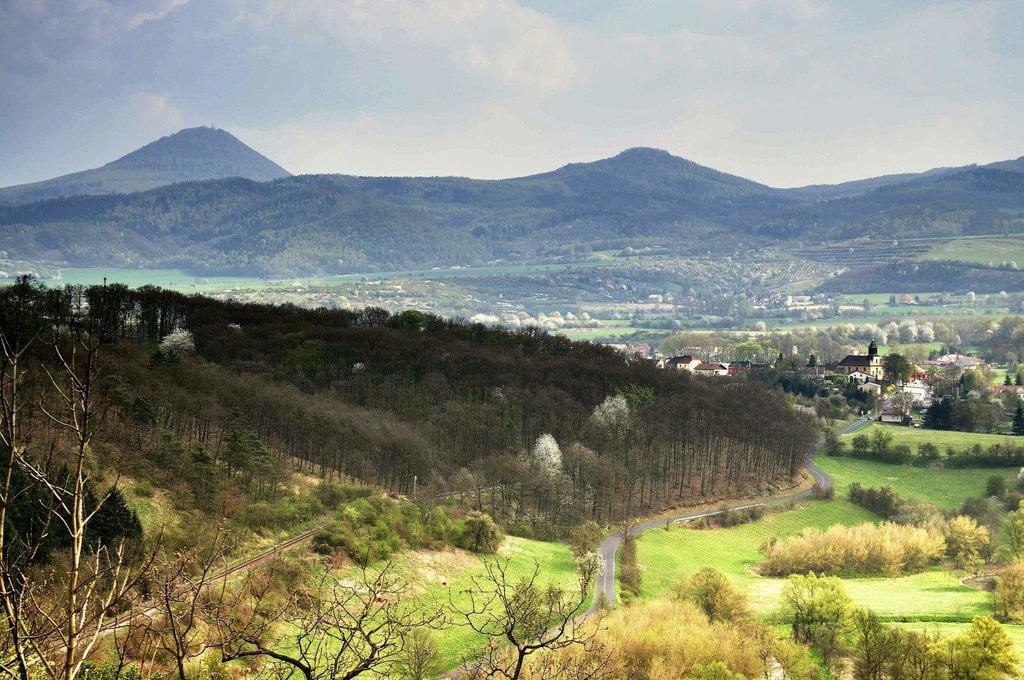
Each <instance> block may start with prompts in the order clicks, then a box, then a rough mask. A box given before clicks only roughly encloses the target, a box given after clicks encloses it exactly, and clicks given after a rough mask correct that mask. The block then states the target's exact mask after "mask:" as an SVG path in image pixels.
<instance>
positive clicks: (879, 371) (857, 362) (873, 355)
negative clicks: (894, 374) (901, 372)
mask: <svg viewBox="0 0 1024 680" xmlns="http://www.w3.org/2000/svg"><path fill="white" fill-rule="evenodd" d="M836 371H837V372H839V373H842V374H844V375H850V374H851V373H865V374H867V375H869V376H871V378H872V379H874V380H881V379H882V378H883V377H885V368H884V367H883V366H882V357H881V356H880V355H879V354H878V345H876V344H875V341H874V340H872V341H871V344H870V345H868V353H867V354H847V355H846V357H845V358H844V359H843V360H842V361H840V362H839V363H838V364H836Z"/></svg>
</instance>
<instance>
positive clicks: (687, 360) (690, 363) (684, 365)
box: [658, 354, 728, 373]
mask: <svg viewBox="0 0 1024 680" xmlns="http://www.w3.org/2000/svg"><path fill="white" fill-rule="evenodd" d="M701 363H702V362H701V360H700V359H698V358H697V357H695V356H693V355H692V354H684V355H682V356H674V357H668V358H666V359H662V360H661V361H659V362H658V368H669V369H673V370H677V371H690V372H693V370H694V369H695V368H697V367H698V366H700V365H701ZM726 373H728V369H726Z"/></svg>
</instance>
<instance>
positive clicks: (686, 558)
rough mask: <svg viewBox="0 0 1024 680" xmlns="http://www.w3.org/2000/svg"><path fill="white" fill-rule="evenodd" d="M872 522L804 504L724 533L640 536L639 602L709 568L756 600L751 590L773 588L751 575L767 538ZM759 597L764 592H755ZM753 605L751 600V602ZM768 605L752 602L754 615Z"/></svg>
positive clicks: (849, 510) (832, 507)
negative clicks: (761, 586) (759, 586)
mask: <svg viewBox="0 0 1024 680" xmlns="http://www.w3.org/2000/svg"><path fill="white" fill-rule="evenodd" d="M876 519H877V517H876V516H875V515H874V514H873V513H871V512H869V511H867V510H865V509H863V508H861V507H859V506H856V505H854V504H852V503H850V502H849V501H845V500H836V501H832V502H820V501H808V502H806V503H805V504H803V505H802V506H800V507H799V508H797V509H794V510H784V511H780V512H773V513H770V514H768V515H765V517H764V519H762V520H760V521H758V522H752V523H750V524H743V525H741V526H737V527H730V528H728V529H706V530H695V529H689V528H687V527H686V526H685V525H682V524H677V525H674V526H673V528H672V529H670V530H668V531H665V530H664V529H652V530H651V531H647V532H645V533H644V534H643V535H642V536H641V537H640V539H639V542H638V544H637V560H638V562H639V564H640V565H641V568H642V574H641V593H640V594H641V596H642V597H644V598H654V597H657V596H658V595H661V594H662V593H664V592H666V591H667V590H668V589H669V588H671V586H672V584H673V583H675V582H676V581H678V580H679V579H680V578H681V577H684V576H687V575H689V574H692V573H693V572H695V571H697V570H698V569H700V568H701V567H705V566H710V567H714V568H716V569H719V570H721V571H722V572H724V573H726V574H729V575H730V576H732V577H733V578H735V579H736V581H737V583H739V584H740V585H742V586H743V587H744V589H745V590H748V591H750V592H751V595H752V597H753V596H755V593H754V592H753V591H754V585H755V584H756V583H758V582H760V583H761V584H765V583H770V582H773V581H774V582H777V583H778V585H779V587H781V581H780V580H778V579H765V578H761V577H759V576H757V575H756V574H754V573H753V569H754V567H756V566H757V563H758V562H759V561H760V559H761V553H760V547H761V544H762V543H764V541H765V539H767V538H768V537H770V536H778V537H785V536H790V535H792V534H795V533H797V532H798V531H800V530H801V529H803V528H804V527H817V528H819V529H826V528H828V527H830V526H832V525H834V524H847V525H851V524H858V523H860V522H871V521H875V520H876ZM758 590H759V592H760V593H761V594H763V592H764V591H763V589H758ZM755 599H756V598H755ZM772 604H773V602H772V601H755V605H757V606H758V608H759V609H770V608H771V605H772Z"/></svg>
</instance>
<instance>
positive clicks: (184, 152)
mask: <svg viewBox="0 0 1024 680" xmlns="http://www.w3.org/2000/svg"><path fill="white" fill-rule="evenodd" d="M103 167H105V168H136V169H139V168H143V169H147V170H157V171H161V170H164V171H172V172H177V171H185V172H187V171H189V170H191V171H193V172H195V173H197V176H196V177H194V178H190V179H220V178H223V177H244V178H246V179H252V180H256V181H269V180H272V179H279V178H281V177H288V176H289V175H290V173H289V172H288V171H287V170H285V169H284V168H282V167H281V166H280V165H278V164H277V163H274V162H273V161H271V160H270V159H269V158H267V157H266V156H263V155H261V154H260V153H258V152H257V151H255V150H253V149H252V148H250V147H248V146H246V145H245V144H244V143H243V142H241V141H240V140H239V139H238V138H237V137H235V136H234V135H232V134H231V133H230V132H228V131H226V130H221V129H220V128H215V127H193V128H185V129H184V130H179V131H178V132H175V133H174V134H172V135H167V136H166V137H161V138H160V139H158V140H156V141H154V142H150V143H149V144H146V145H145V146H143V147H140V148H138V149H136V150H135V151H132V152H131V153H129V154H127V155H125V156H122V157H121V158H118V159H117V160H116V161H111V162H110V163H107V164H106V165H105V166H103Z"/></svg>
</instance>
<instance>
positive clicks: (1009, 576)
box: [993, 560, 1024, 623]
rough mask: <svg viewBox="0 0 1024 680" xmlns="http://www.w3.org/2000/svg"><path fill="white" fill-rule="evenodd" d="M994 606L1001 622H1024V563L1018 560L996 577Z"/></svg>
mask: <svg viewBox="0 0 1024 680" xmlns="http://www.w3.org/2000/svg"><path fill="white" fill-rule="evenodd" d="M993 605H994V608H995V611H996V616H997V617H998V618H999V620H1000V621H1006V622H1009V623H1022V622H1024V562H1021V561H1020V560H1017V561H1016V562H1014V563H1013V564H1011V565H1009V566H1008V567H1006V568H1005V569H1003V570H1002V571H1001V572H999V574H997V575H996V587H995V591H994V592H993Z"/></svg>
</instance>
